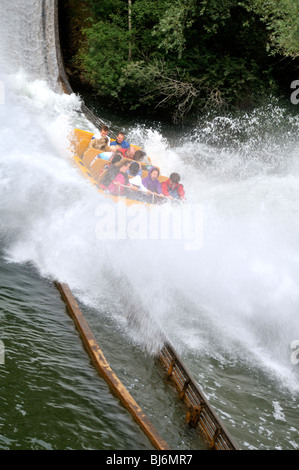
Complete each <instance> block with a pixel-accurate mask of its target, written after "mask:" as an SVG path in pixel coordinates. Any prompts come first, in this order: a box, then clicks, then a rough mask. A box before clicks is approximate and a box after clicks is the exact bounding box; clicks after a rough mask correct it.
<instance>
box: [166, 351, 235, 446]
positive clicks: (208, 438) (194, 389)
mask: <svg viewBox="0 0 299 470" xmlns="http://www.w3.org/2000/svg"><path fill="white" fill-rule="evenodd" d="M158 361H160V362H161V363H162V365H163V366H164V368H165V369H166V375H167V377H169V379H171V380H172V382H173V383H174V385H175V387H176V388H177V390H178V391H179V396H180V399H181V400H182V401H184V403H185V404H186V405H187V409H188V411H187V416H186V419H187V422H188V424H189V425H190V426H193V427H197V428H198V429H199V430H200V433H201V435H202V437H203V439H204V440H205V442H206V443H207V445H208V446H209V447H211V448H212V449H216V450H238V447H237V445H236V443H235V442H234V441H233V439H232V437H231V436H230V434H229V432H228V431H227V429H226V428H225V426H224V424H223V423H222V422H221V421H220V419H219V418H218V416H217V415H216V413H215V412H214V410H213V409H212V407H211V405H210V404H209V402H208V401H207V399H206V398H205V396H204V394H203V392H202V391H201V390H200V388H199V387H198V385H197V384H196V382H195V381H194V380H193V379H192V377H191V375H190V373H189V372H188V370H187V368H186V367H185V365H184V364H183V362H182V360H181V359H180V357H179V356H178V355H177V353H176V352H175V351H174V349H173V347H172V346H171V345H170V344H169V343H165V344H164V346H163V348H162V350H161V351H160V354H159V356H158Z"/></svg>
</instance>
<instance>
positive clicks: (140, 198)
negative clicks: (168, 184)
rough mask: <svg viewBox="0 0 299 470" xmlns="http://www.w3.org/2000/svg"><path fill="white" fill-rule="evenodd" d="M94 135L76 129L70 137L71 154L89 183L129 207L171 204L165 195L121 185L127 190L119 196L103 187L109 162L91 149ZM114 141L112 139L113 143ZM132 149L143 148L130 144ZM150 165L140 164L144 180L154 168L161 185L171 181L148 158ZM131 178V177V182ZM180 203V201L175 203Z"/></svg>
mask: <svg viewBox="0 0 299 470" xmlns="http://www.w3.org/2000/svg"><path fill="white" fill-rule="evenodd" d="M94 135H95V134H94V133H93V132H90V131H85V130H82V129H74V130H73V131H72V132H71V134H70V135H69V139H70V143H71V147H70V148H71V152H72V156H73V159H74V161H75V163H76V164H77V165H78V167H79V168H80V170H81V171H82V173H83V174H84V176H85V177H87V178H88V179H89V181H90V182H91V183H92V184H93V185H94V186H95V187H96V188H97V189H98V191H99V192H101V193H102V194H103V195H104V196H106V197H109V198H112V199H114V200H115V201H116V202H117V201H118V200H119V197H122V199H123V198H124V197H123V196H125V201H126V204H127V205H131V204H157V203H165V202H169V201H170V198H168V197H167V196H164V195H159V194H155V193H151V192H148V193H146V194H145V193H144V192H142V191H140V190H139V189H137V188H136V187H135V188H134V187H132V186H131V187H130V186H125V187H124V186H123V185H121V184H120V185H119V188H121V187H123V189H124V188H125V192H123V194H121V192H119V193H118V194H117V195H115V194H111V193H109V191H107V190H106V189H105V188H103V185H102V184H101V181H102V179H103V177H104V175H105V173H106V172H107V171H108V169H105V167H107V164H109V161H107V159H103V158H100V153H101V151H100V150H98V149H96V148H92V147H90V143H91V140H92V139H93V138H94ZM113 141H114V139H111V142H113ZM130 145H131V147H134V149H135V150H141V147H138V146H137V145H133V144H130ZM147 159H148V163H140V168H141V172H142V178H145V177H147V176H148V172H149V169H150V168H152V167H153V166H154V167H155V168H157V169H158V170H159V176H158V180H159V182H160V183H163V182H165V181H167V180H168V179H169V177H167V176H163V175H161V173H160V168H159V167H157V166H156V165H153V164H152V162H151V159H150V158H149V157H147ZM123 161H127V162H128V163H130V164H131V163H132V162H133V161H134V160H132V159H128V158H123ZM130 178H131V176H130V175H129V181H130ZM172 202H173V201H172ZM175 202H179V201H175Z"/></svg>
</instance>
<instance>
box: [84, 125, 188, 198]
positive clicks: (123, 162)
mask: <svg viewBox="0 0 299 470" xmlns="http://www.w3.org/2000/svg"><path fill="white" fill-rule="evenodd" d="M108 133H109V128H108V127H107V126H105V125H103V126H102V128H101V130H100V132H99V133H98V134H94V136H93V137H92V139H91V141H90V144H89V148H94V149H97V150H99V154H98V155H97V156H96V157H95V159H94V160H93V162H91V165H92V164H93V163H94V162H95V160H97V159H98V158H101V159H102V160H106V161H107V164H106V165H105V166H104V167H103V170H102V172H101V174H100V176H99V184H100V187H101V188H102V189H103V190H104V191H105V192H107V193H109V194H111V195H113V196H126V197H128V198H129V199H134V200H138V201H144V202H155V203H157V202H166V201H167V200H171V201H173V202H178V201H185V190H184V187H183V185H182V184H181V183H180V179H181V178H180V175H179V174H178V173H171V175H170V176H169V178H168V179H166V180H165V181H162V182H160V181H159V176H160V170H159V168H157V167H155V166H153V165H152V164H151V162H150V160H149V159H148V157H147V155H146V152H144V151H143V150H140V149H139V150H136V149H135V147H133V146H132V145H130V143H129V142H127V141H126V140H125V135H124V133H123V132H119V133H118V135H117V137H116V139H115V140H113V141H111V140H110V137H109V136H108ZM145 169H146V170H147V171H148V174H147V176H146V177H142V171H144V170H145Z"/></svg>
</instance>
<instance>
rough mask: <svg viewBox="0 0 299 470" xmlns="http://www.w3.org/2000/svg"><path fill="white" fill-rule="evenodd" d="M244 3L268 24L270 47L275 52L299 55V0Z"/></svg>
mask: <svg viewBox="0 0 299 470" xmlns="http://www.w3.org/2000/svg"><path fill="white" fill-rule="evenodd" d="M243 4H244V7H246V8H247V9H248V11H253V12H255V13H257V14H258V15H259V16H260V18H261V19H262V20H263V21H264V22H265V24H266V25H267V29H268V31H269V33H270V34H269V48H272V50H273V52H274V53H277V52H279V53H281V54H283V55H286V56H290V57H293V58H295V57H298V56H299V0H283V1H281V0H268V1H267V2H265V1H263V0H247V1H246V2H243Z"/></svg>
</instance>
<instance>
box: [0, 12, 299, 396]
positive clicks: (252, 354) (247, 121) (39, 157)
mask: <svg viewBox="0 0 299 470" xmlns="http://www.w3.org/2000/svg"><path fill="white" fill-rule="evenodd" d="M19 6H20V5H19ZM20 8H21V6H20ZM6 39H7V38H6ZM4 42H5V41H4ZM1 44H2V45H3V41H2V42H1ZM11 60H12V59H11ZM12 62H13V63H14V66H13V67H11V69H10V70H8V72H7V73H6V74H5V75H3V76H2V77H1V79H2V81H3V82H4V83H5V91H6V93H5V103H4V104H3V105H1V106H0V117H1V123H2V124H1V130H0V131H1V156H0V158H1V167H0V180H1V185H0V201H1V202H0V216H1V219H0V220H1V240H2V242H3V245H4V248H5V250H6V253H7V257H8V259H9V260H11V261H12V262H17V263H24V262H31V263H33V264H34V265H35V266H36V267H37V268H38V270H39V272H40V273H41V274H42V275H44V276H47V277H49V278H50V279H57V280H60V281H64V282H67V283H68V284H69V286H70V287H71V289H72V290H73V291H74V292H76V294H77V295H78V297H79V298H80V300H81V301H83V302H84V303H85V304H87V305H90V306H92V307H95V308H97V309H98V310H99V311H100V312H101V314H103V315H105V314H107V315H110V316H114V318H115V321H116V322H122V323H123V324H124V325H127V324H128V322H129V321H130V319H128V318H127V317H126V316H125V315H124V313H123V308H122V304H121V301H120V300H119V298H118V297H117V296H116V295H115V291H116V292H117V288H118V286H117V282H116V283H114V284H113V283H112V284H110V285H109V284H107V277H106V275H105V273H106V272H107V271H106V268H107V266H109V268H110V269H111V268H112V269H113V272H114V273H115V275H119V274H120V273H123V275H124V276H125V277H126V279H128V284H127V290H128V295H131V296H132V298H133V297H134V296H135V295H136V293H138V297H136V299H137V300H136V301H137V302H140V304H139V306H140V309H139V310H138V309H137V311H136V315H138V312H141V311H142V312H143V313H142V315H144V316H143V317H141V318H145V317H146V316H147V315H150V318H151V319H152V320H153V323H156V324H157V325H158V326H159V327H160V328H161V329H162V331H163V333H164V334H165V335H166V336H167V337H168V338H169V339H170V340H171V341H172V342H173V343H174V344H175V346H176V348H178V349H179V351H195V352H196V354H199V355H201V354H202V355H209V356H210V357H212V358H213V357H214V358H216V359H217V360H221V361H224V362H225V361H226V360H229V358H230V357H231V356H232V355H234V357H235V358H236V360H238V361H239V362H240V363H243V362H244V363H246V364H250V365H253V366H254V367H257V368H261V369H262V370H264V371H266V373H267V374H269V376H271V377H272V376H273V377H277V378H278V379H279V381H281V382H283V384H284V386H286V387H289V388H290V389H291V390H295V391H296V390H298V387H299V378H298V369H297V368H296V366H294V364H292V362H291V360H290V358H291V353H292V350H291V348H290V344H291V342H292V341H293V340H296V339H298V336H299V332H298V320H297V318H298V309H299V295H298V288H297V286H298V283H299V217H298V211H299V209H298V207H299V190H298V187H299V185H298V183H299V164H298V162H299V158H298V157H299V154H298V140H299V139H298V129H299V122H298V118H296V117H294V116H290V115H288V114H286V112H285V110H283V109H282V108H279V107H278V106H277V105H276V104H274V105H273V106H272V107H271V105H269V107H267V108H266V109H262V110H260V111H259V112H258V111H255V112H254V113H253V114H252V115H250V114H248V115H244V116H243V120H242V119H237V118H232V117H231V118H220V117H219V118H216V119H215V118H213V119H210V120H209V119H207V120H206V121H205V123H204V125H203V124H201V125H199V126H198V128H197V129H196V130H194V131H192V132H190V133H189V134H188V133H187V134H186V133H184V135H183V136H178V137H177V139H176V140H174V141H171V142H169V141H168V140H167V139H166V138H165V137H164V136H163V135H162V134H161V132H160V131H159V130H156V129H145V128H143V127H136V128H134V129H128V139H130V140H131V141H132V142H134V143H136V144H139V143H142V144H143V147H144V148H145V149H146V150H147V152H148V154H149V155H150V156H151V158H152V160H153V161H154V162H155V163H157V165H159V166H160V168H161V170H162V173H164V174H168V173H170V172H171V171H179V172H180V173H181V176H182V181H183V183H184V185H185V187H186V190H187V197H188V204H187V205H186V209H183V211H185V212H186V214H187V208H188V207H189V206H192V208H193V209H194V210H195V211H202V213H203V219H202V227H201V228H202V236H203V238H202V242H201V243H200V244H199V246H196V249H190V247H189V249H188V247H186V240H185V239H184V238H182V237H181V238H180V237H178V238H176V237H173V236H169V238H168V239H167V237H166V238H163V237H162V236H159V233H158V236H157V237H150V236H148V237H145V238H143V239H142V238H141V239H140V238H138V236H136V233H135V237H128V236H126V237H123V238H121V239H118V238H119V237H118V236H116V238H113V237H110V238H109V237H106V238H105V239H103V238H101V237H98V236H97V225H98V223H99V222H100V217H99V215H98V214H99V212H101V209H100V210H99V207H100V208H103V207H104V208H105V210H108V211H109V210H111V212H113V213H115V215H117V209H116V205H115V204H114V203H113V202H111V201H110V200H108V199H104V198H101V197H100V196H99V194H98V192H97V191H96V189H95V188H93V187H92V186H91V185H89V184H88V183H87V182H86V180H84V178H82V176H81V174H80V173H79V172H78V171H77V169H76V168H74V167H73V166H72V164H71V156H70V152H69V150H68V140H67V135H68V133H69V132H70V131H71V130H72V129H73V127H81V128H85V129H91V130H93V126H92V125H91V124H90V123H88V122H87V121H86V120H85V119H84V117H82V116H81V115H80V114H78V108H79V99H78V97H77V96H75V95H71V96H67V95H64V94H62V93H61V92H59V91H57V90H54V91H53V87H52V86H51V85H49V81H48V80H44V79H43V72H42V73H41V77H39V78H36V77H35V76H33V75H31V73H27V71H26V72H24V71H22V70H21V69H20V68H17V70H16V67H15V65H16V64H17V63H18V59H16V60H15V61H13V60H12ZM163 209H164V212H165V214H167V213H168V212H169V213H170V212H171V211H172V209H171V208H170V207H169V206H164V208H163ZM159 211H160V208H158V207H156V208H153V209H152V211H151V217H150V216H149V214H147V217H148V218H147V222H146V223H149V224H151V225H153V224H155V223H158V222H157V221H158V220H159V217H160V216H161V213H160V212H159ZM197 213H198V212H196V214H197ZM165 214H164V215H165ZM181 215H182V214H181V213H179V216H181ZM193 215H194V214H193ZM129 217H131V219H132V218H133V217H135V220H137V219H138V215H136V213H135V214H134V215H132V214H129ZM155 217H156V218H155ZM143 220H145V219H143ZM199 220H201V219H199ZM149 221H150V222H149ZM119 223H120V222H119V220H117V222H116V226H115V230H117V229H118V228H119ZM195 235H196V236H197V237H200V236H201V234H199V233H196V234H195ZM141 299H142V300H141ZM136 315H135V316H136ZM146 318H148V317H146ZM149 323H150V322H148V321H147V322H143V321H142V320H141V321H139V322H137V321H135V323H134V324H135V325H136V326H135V329H134V328H132V323H130V325H129V326H130V327H128V328H127V330H128V332H129V331H130V335H131V337H132V338H133V339H135V340H136V341H138V342H139V343H140V342H141V343H143V344H144V346H145V347H148V346H149V345H150V349H155V341H154V339H153V336H156V329H155V328H153V329H151V328H149ZM159 341H160V338H158V343H159ZM297 367H298V366H297Z"/></svg>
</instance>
